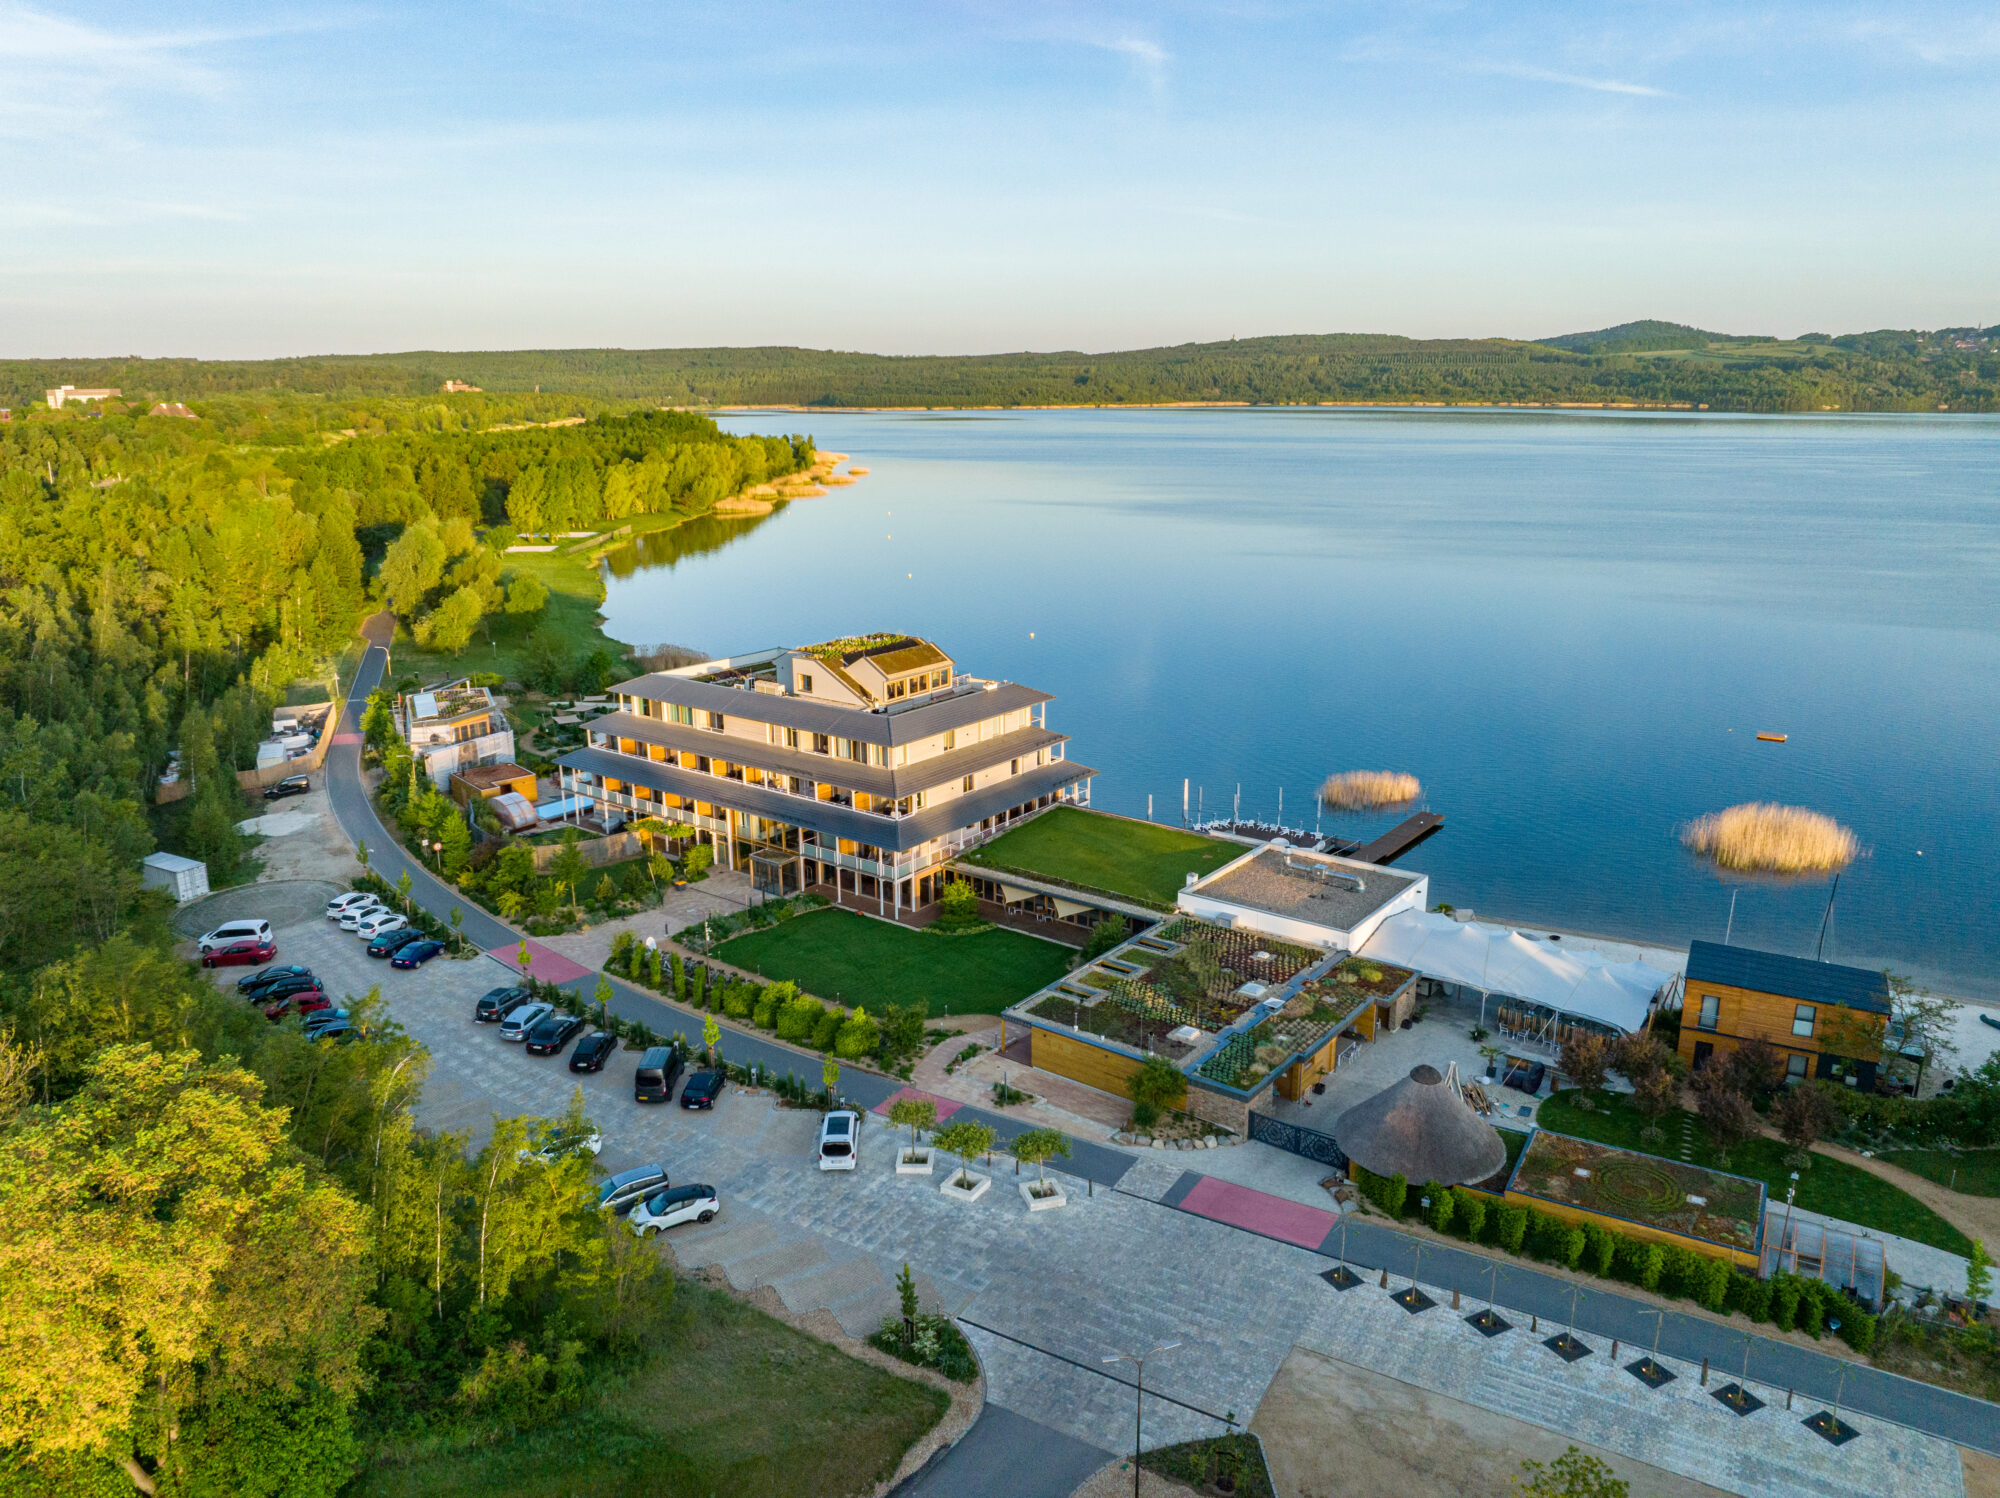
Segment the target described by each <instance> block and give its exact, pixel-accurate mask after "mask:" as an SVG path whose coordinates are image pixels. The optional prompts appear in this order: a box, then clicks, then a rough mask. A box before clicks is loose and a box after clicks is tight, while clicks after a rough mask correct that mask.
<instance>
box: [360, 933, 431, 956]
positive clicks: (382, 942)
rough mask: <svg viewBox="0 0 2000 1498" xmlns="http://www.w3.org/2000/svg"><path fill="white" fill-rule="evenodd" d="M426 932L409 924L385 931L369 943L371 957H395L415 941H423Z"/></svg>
mask: <svg viewBox="0 0 2000 1498" xmlns="http://www.w3.org/2000/svg"><path fill="white" fill-rule="evenodd" d="M423 939H424V933H423V932H421V931H418V930H415V929H414V928H412V927H409V926H398V927H397V928H396V929H395V930H394V931H384V932H383V933H382V934H381V935H380V936H378V937H376V938H375V939H374V940H373V941H371V942H370V943H368V955H369V956H370V957H394V956H395V955H396V954H397V953H398V952H400V951H401V950H402V949H403V948H404V947H407V946H408V945H409V944H410V943H411V942H413V941H422V940H423Z"/></svg>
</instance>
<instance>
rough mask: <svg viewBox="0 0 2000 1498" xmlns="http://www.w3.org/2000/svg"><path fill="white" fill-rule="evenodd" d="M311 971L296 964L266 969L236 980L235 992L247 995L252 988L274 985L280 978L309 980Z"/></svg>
mask: <svg viewBox="0 0 2000 1498" xmlns="http://www.w3.org/2000/svg"><path fill="white" fill-rule="evenodd" d="M311 976H312V969H311V968H306V967H300V966H299V965H298V964H297V963H296V962H294V963H291V964H289V965H288V966H285V967H267V968H262V969H260V970H259V971H257V972H254V973H252V974H251V975H250V976H249V977H247V978H238V979H237V980H236V991H237V992H238V993H248V992H250V990H251V989H253V988H262V987H263V986H264V985H265V984H267V983H276V982H277V981H278V980H279V979H281V978H310V977H311Z"/></svg>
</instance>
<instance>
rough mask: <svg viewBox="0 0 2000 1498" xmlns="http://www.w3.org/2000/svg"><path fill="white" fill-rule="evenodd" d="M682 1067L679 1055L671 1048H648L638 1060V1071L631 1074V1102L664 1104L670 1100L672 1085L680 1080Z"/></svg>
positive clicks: (672, 1093) (683, 1063)
mask: <svg viewBox="0 0 2000 1498" xmlns="http://www.w3.org/2000/svg"><path fill="white" fill-rule="evenodd" d="M684 1065H686V1063H685V1062H683V1061H682V1060H681V1053H680V1052H679V1051H677V1050H675V1049H674V1048H673V1047H672V1046H670V1045H656V1046H652V1047H650V1048H649V1049H648V1050H647V1052H646V1054H645V1055H643V1056H641V1057H640V1058H639V1069H638V1070H637V1071H635V1072H634V1073H632V1101H633V1102H635V1103H664V1102H667V1101H668V1100H670V1099H671V1098H672V1097H673V1095H674V1083H675V1082H677V1081H679V1080H680V1075H681V1068H682V1067H683V1066H684Z"/></svg>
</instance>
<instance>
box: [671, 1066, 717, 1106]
mask: <svg viewBox="0 0 2000 1498" xmlns="http://www.w3.org/2000/svg"><path fill="white" fill-rule="evenodd" d="M722 1080H723V1078H722V1073H721V1072H720V1071H698V1072H696V1073H695V1074H694V1075H693V1076H691V1077H689V1078H688V1080H687V1086H685V1087H683V1088H682V1089H681V1106H682V1107H683V1108H713V1107H714V1106H715V1100H716V1099H717V1098H719V1097H721V1096H722Z"/></svg>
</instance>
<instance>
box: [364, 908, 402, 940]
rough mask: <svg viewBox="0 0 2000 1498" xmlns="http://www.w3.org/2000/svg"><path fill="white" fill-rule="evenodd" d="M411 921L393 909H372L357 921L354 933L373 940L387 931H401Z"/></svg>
mask: <svg viewBox="0 0 2000 1498" xmlns="http://www.w3.org/2000/svg"><path fill="white" fill-rule="evenodd" d="M409 924H410V923H409V921H407V920H406V919H404V918H403V916H401V915H400V914H398V913H397V912H396V911H393V910H381V909H377V910H371V911H369V912H368V914H366V915H364V916H363V917H362V918H361V919H360V920H359V921H358V922H356V923H355V927H354V934H355V935H356V936H358V937H360V938H361V939H362V940H363V941H373V940H375V938H376V937H378V936H380V935H381V934H382V933H383V932H385V931H401V930H402V929H403V928H404V927H405V926H407V925H409Z"/></svg>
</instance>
